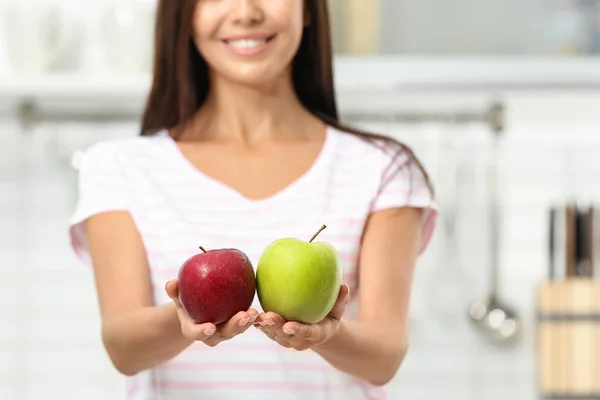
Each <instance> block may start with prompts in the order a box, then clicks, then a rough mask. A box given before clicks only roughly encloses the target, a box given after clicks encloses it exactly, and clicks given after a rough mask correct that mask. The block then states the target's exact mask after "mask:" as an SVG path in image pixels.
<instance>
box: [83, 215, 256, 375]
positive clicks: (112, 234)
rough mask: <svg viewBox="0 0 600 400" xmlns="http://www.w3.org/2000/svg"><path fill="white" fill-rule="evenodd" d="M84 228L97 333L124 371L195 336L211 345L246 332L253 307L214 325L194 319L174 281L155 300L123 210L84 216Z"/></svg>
mask: <svg viewBox="0 0 600 400" xmlns="http://www.w3.org/2000/svg"><path fill="white" fill-rule="evenodd" d="M86 234H87V237H88V242H89V243H90V253H91V256H92V262H93V264H94V273H95V278H96V286H97V291H98V299H99V302H100V311H101V314H102V339H103V342H104V346H105V348H106V351H107V352H108V355H109V356H110V359H111V360H112V362H113V364H114V366H115V367H116V368H117V370H119V372H121V373H122V374H125V375H134V374H136V373H138V372H140V371H144V370H147V369H151V368H153V367H155V366H157V365H160V364H162V363H164V362H166V361H168V360H170V359H172V358H173V357H175V356H176V355H178V354H179V353H181V352H182V351H183V350H185V349H186V348H187V347H188V346H190V345H191V344H192V343H194V342H195V341H201V342H204V343H205V344H206V345H207V346H211V347H214V346H216V345H218V344H219V343H221V342H223V341H225V340H229V339H231V338H233V337H235V336H237V335H239V334H241V333H243V332H245V331H246V330H247V329H248V328H249V327H250V326H252V322H254V320H255V318H256V316H257V315H258V311H256V310H254V309H249V310H247V311H240V312H239V313H237V314H236V315H234V316H233V317H232V318H231V319H230V320H229V321H227V322H225V323H223V324H219V326H218V327H217V326H215V325H214V324H212V323H208V322H207V323H204V324H196V323H194V321H193V320H192V319H191V318H190V317H189V315H187V313H186V312H185V310H184V309H183V308H182V307H181V304H180V303H179V300H178V298H177V297H178V282H177V281H176V280H172V281H169V282H168V283H167V284H166V287H165V290H166V292H167V294H168V295H169V297H170V298H171V299H172V300H173V302H170V303H168V304H165V305H162V306H154V305H153V302H152V294H151V287H152V283H151V279H150V272H149V267H148V261H147V259H146V251H145V249H144V246H143V243H142V240H141V238H140V235H139V232H138V230H137V228H136V227H135V224H134V222H133V219H132V218H131V216H130V214H129V213H126V212H111V213H102V214H98V215H95V216H93V217H91V218H89V219H88V220H87V222H86Z"/></svg>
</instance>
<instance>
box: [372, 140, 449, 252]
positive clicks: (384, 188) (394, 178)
mask: <svg viewBox="0 0 600 400" xmlns="http://www.w3.org/2000/svg"><path fill="white" fill-rule="evenodd" d="M400 207H414V208H420V209H422V210H423V219H422V232H421V240H422V242H421V247H420V249H421V253H422V252H423V251H425V249H426V248H427V245H428V244H429V242H430V239H431V236H432V235H433V232H434V230H435V225H436V221H437V216H438V211H437V207H436V204H435V201H434V198H433V193H432V191H431V189H430V187H429V185H428V184H427V178H426V176H425V173H424V172H423V170H422V169H421V168H420V167H419V162H418V160H417V158H416V156H415V155H414V154H412V153H411V152H409V151H408V150H401V151H399V152H396V153H395V154H393V155H392V156H391V157H390V156H387V157H386V162H385V163H384V167H383V171H382V172H381V183H380V185H379V190H378V193H377V196H376V198H375V199H374V202H373V207H372V210H371V211H372V212H377V211H381V210H385V209H390V208H400Z"/></svg>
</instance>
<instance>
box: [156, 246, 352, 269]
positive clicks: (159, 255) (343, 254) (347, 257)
mask: <svg viewBox="0 0 600 400" xmlns="http://www.w3.org/2000/svg"><path fill="white" fill-rule="evenodd" d="M194 252H196V249H192V248H180V249H175V250H169V251H164V250H163V251H157V250H148V251H147V254H148V256H149V257H151V258H155V259H158V260H164V259H171V258H173V257H180V256H179V254H181V257H180V258H182V261H181V262H183V261H185V260H186V259H187V257H189V256H190V255H192V254H194ZM183 253H185V255H183ZM338 254H339V256H340V260H342V261H344V262H346V263H350V264H353V263H356V262H357V261H358V257H359V254H358V251H339V252H338ZM253 255H254V254H248V256H253ZM173 268H174V267H173ZM162 269H165V270H167V269H169V268H161V270H162Z"/></svg>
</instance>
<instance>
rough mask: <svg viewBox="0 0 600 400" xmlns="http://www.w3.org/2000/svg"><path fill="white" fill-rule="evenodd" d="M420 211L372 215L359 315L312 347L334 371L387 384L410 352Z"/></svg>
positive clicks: (364, 254) (365, 247) (366, 236)
mask: <svg viewBox="0 0 600 400" xmlns="http://www.w3.org/2000/svg"><path fill="white" fill-rule="evenodd" d="M421 225H422V219H421V210H419V209H415V208H402V209H390V210H384V211H380V212H378V213H376V214H374V215H372V216H371V218H370V219H369V222H368V224H367V227H366V230H365V234H364V238H363V244H362V252H361V256H360V274H359V279H360V281H359V285H360V299H359V307H360V310H359V316H358V319H357V321H356V322H351V321H346V320H342V321H341V322H340V324H339V326H338V329H336V331H335V333H334V335H333V336H332V337H331V338H330V339H329V340H327V341H326V342H325V343H323V344H321V345H318V346H316V347H314V348H313V350H314V351H316V352H317V353H318V354H320V355H321V356H322V357H323V358H325V359H326V360H327V361H328V362H329V363H331V364H332V365H333V366H335V367H337V368H338V369H340V370H342V371H344V372H347V373H349V374H352V375H355V376H358V377H361V378H363V379H366V380H368V381H370V382H371V383H373V384H375V385H384V384H386V383H388V382H389V381H390V380H391V379H392V378H393V377H394V375H395V374H396V371H397V370H398V368H399V367H400V365H401V363H402V361H403V360H404V356H405V355H406V352H407V349H408V329H407V320H408V312H409V302H410V296H411V287H412V281H413V272H414V266H415V262H416V259H417V257H418V254H419V246H420V244H421V237H420V232H421Z"/></svg>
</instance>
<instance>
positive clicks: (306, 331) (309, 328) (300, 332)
mask: <svg viewBox="0 0 600 400" xmlns="http://www.w3.org/2000/svg"><path fill="white" fill-rule="evenodd" d="M317 330H318V328H317V326H316V325H313V324H301V323H299V322H287V323H286V324H285V325H283V327H282V331H283V333H285V334H286V335H288V336H295V337H297V338H299V339H306V340H310V339H311V338H313V337H314V336H315V335H316V333H317Z"/></svg>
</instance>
